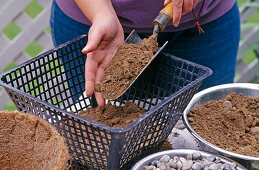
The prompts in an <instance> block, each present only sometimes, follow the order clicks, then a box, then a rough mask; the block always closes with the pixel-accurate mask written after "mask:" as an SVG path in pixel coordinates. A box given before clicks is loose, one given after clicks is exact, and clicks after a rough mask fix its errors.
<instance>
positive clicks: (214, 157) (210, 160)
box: [207, 156, 216, 162]
mask: <svg viewBox="0 0 259 170" xmlns="http://www.w3.org/2000/svg"><path fill="white" fill-rule="evenodd" d="M207 160H208V161H209V162H214V161H215V160H216V156H208V157H207Z"/></svg>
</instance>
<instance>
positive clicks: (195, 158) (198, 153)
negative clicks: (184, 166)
mask: <svg viewBox="0 0 259 170" xmlns="http://www.w3.org/2000/svg"><path fill="white" fill-rule="evenodd" d="M200 158H201V153H200V152H194V153H193V154H192V160H197V159H200Z"/></svg>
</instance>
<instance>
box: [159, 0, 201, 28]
mask: <svg viewBox="0 0 259 170" xmlns="http://www.w3.org/2000/svg"><path fill="white" fill-rule="evenodd" d="M170 2H172V5H173V21H172V22H173V25H174V26H175V27H177V26H178V25H179V23H180V20H181V17H182V15H184V14H186V13H188V12H190V11H191V10H192V9H193V8H195V7H196V5H197V4H198V3H199V2H200V0H165V1H164V5H167V4H169V3H170Z"/></svg>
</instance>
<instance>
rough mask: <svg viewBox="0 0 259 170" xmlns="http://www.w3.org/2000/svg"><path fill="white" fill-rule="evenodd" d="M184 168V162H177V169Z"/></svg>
mask: <svg viewBox="0 0 259 170" xmlns="http://www.w3.org/2000/svg"><path fill="white" fill-rule="evenodd" d="M182 167H183V164H182V162H181V161H177V163H176V169H182Z"/></svg>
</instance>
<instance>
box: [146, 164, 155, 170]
mask: <svg viewBox="0 0 259 170" xmlns="http://www.w3.org/2000/svg"><path fill="white" fill-rule="evenodd" d="M155 169H156V167H155V166H153V165H150V166H148V167H147V168H146V170H155Z"/></svg>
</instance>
